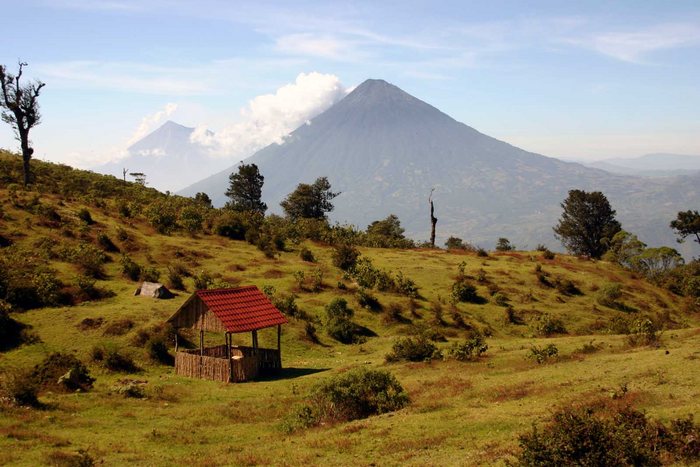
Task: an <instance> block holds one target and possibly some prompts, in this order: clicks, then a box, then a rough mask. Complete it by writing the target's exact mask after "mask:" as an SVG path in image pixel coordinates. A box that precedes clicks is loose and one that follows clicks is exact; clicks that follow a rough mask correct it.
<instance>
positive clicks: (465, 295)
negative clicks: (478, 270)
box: [452, 279, 481, 303]
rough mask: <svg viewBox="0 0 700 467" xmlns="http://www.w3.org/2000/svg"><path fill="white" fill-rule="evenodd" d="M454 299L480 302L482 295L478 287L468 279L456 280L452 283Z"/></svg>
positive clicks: (455, 300)
mask: <svg viewBox="0 0 700 467" xmlns="http://www.w3.org/2000/svg"><path fill="white" fill-rule="evenodd" d="M452 301H454V302H471V303H478V302H480V301H481V297H479V295H478V294H477V293H476V287H474V285H472V284H471V283H470V282H469V281H467V280H466V279H462V280H458V281H455V283H454V284H452Z"/></svg>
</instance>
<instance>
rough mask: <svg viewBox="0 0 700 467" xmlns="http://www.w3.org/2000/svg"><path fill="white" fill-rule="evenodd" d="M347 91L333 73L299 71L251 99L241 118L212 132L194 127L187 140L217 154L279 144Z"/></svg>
mask: <svg viewBox="0 0 700 467" xmlns="http://www.w3.org/2000/svg"><path fill="white" fill-rule="evenodd" d="M346 94H347V90H346V89H345V87H344V86H343V85H342V84H341V83H340V80H339V79H338V77H337V76H335V75H331V74H322V73H317V72H312V73H301V74H300V75H299V76H297V78H296V80H295V81H294V82H293V83H290V84H287V85H285V86H282V87H281V88H279V89H278V90H277V91H276V92H275V93H274V94H264V95H261V96H258V97H256V98H254V99H252V100H251V101H250V102H249V103H248V106H247V107H245V108H243V109H241V111H240V115H241V119H240V120H239V121H238V122H236V123H232V124H230V125H227V126H226V127H224V128H223V129H221V130H219V131H217V132H216V133H211V132H210V131H208V130H207V128H206V127H205V126H198V127H197V128H196V129H195V131H194V132H193V133H192V136H191V137H190V140H191V141H192V142H193V143H197V144H201V145H203V146H206V147H207V148H209V149H210V151H211V153H212V154H213V155H215V156H218V157H244V158H245V157H248V156H250V155H252V154H253V152H255V151H257V150H258V149H261V148H263V147H265V146H267V145H269V144H272V143H277V144H281V143H282V142H283V141H284V138H285V137H286V136H287V135H289V134H290V133H291V132H292V131H294V130H295V129H296V128H298V127H299V126H301V125H302V124H304V123H305V122H308V121H309V120H310V119H312V118H314V117H315V116H316V115H318V114H320V113H321V112H323V111H325V110H326V109H328V108H329V107H330V106H332V105H333V104H335V103H336V102H338V101H339V100H340V99H342V98H343V97H344V96H345V95H346Z"/></svg>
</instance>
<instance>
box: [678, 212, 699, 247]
mask: <svg viewBox="0 0 700 467" xmlns="http://www.w3.org/2000/svg"><path fill="white" fill-rule="evenodd" d="M671 228H672V229H673V230H675V231H676V235H678V242H679V243H680V242H682V241H683V240H685V238H686V237H687V236H689V235H695V241H696V242H698V243H700V213H698V211H681V212H679V213H678V217H677V218H676V219H675V220H673V221H671Z"/></svg>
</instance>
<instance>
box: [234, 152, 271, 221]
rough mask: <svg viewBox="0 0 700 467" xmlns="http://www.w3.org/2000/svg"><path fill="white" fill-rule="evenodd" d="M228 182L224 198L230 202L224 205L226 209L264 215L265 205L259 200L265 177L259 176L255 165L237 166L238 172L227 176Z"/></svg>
mask: <svg viewBox="0 0 700 467" xmlns="http://www.w3.org/2000/svg"><path fill="white" fill-rule="evenodd" d="M229 181H230V185H229V188H228V190H227V191H226V196H228V197H229V198H230V201H229V202H228V203H226V207H227V208H230V209H233V210H234V211H249V212H258V213H260V214H265V211H266V210H267V204H265V203H263V202H262V200H261V198H262V187H263V183H264V182H265V177H263V176H262V175H261V174H260V171H259V170H258V166H257V165H255V164H241V165H240V166H238V172H233V173H232V174H231V175H230V176H229Z"/></svg>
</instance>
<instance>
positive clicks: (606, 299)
mask: <svg viewBox="0 0 700 467" xmlns="http://www.w3.org/2000/svg"><path fill="white" fill-rule="evenodd" d="M621 297H622V285H620V284H618V283H616V282H610V283H607V284H605V285H604V286H603V287H602V288H601V289H600V290H598V294H597V296H596V301H597V302H598V303H599V304H601V305H603V306H608V307H611V308H616V307H617V306H618V300H619V299H620V298H621Z"/></svg>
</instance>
